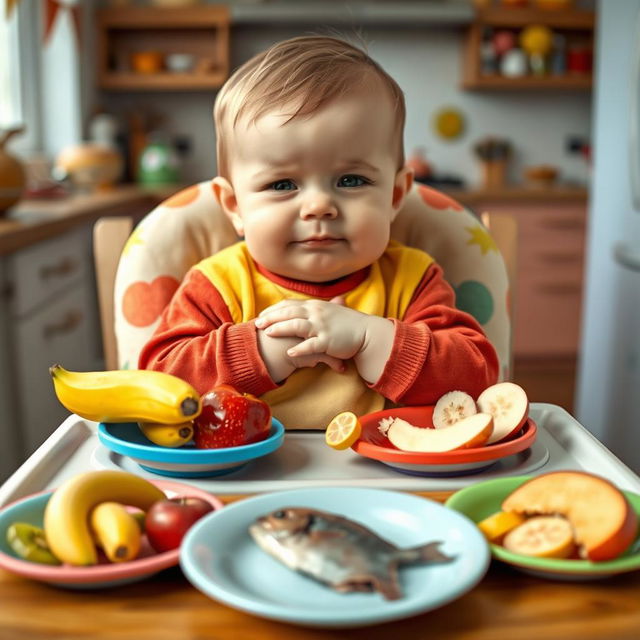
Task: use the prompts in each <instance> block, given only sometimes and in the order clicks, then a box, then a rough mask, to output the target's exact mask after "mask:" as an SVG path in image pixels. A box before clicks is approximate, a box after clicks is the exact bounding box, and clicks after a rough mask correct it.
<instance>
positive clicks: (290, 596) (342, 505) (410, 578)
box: [180, 487, 490, 628]
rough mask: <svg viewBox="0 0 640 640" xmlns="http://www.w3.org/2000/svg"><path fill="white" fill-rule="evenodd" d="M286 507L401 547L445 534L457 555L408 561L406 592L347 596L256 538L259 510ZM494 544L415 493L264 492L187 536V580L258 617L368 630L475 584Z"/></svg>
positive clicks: (183, 556)
mask: <svg viewBox="0 0 640 640" xmlns="http://www.w3.org/2000/svg"><path fill="white" fill-rule="evenodd" d="M287 506H301V507H311V508H314V509H321V510H324V511H330V512H332V513H337V514H339V515H343V516H346V517H348V518H350V519H351V520H355V521H357V522H360V523H361V524H363V525H365V526H366V527H368V528H370V529H371V530H372V531H374V532H375V533H376V534H378V535H380V536H381V537H383V538H386V539H387V540H389V541H391V542H393V543H394V544H396V545H397V546H398V547H411V546H414V545H420V544H425V543H427V542H430V541H435V540H441V541H442V542H443V544H442V545H441V547H440V549H441V550H442V551H443V552H444V553H446V554H449V555H453V556H455V560H454V561H453V562H449V563H447V564H440V565H438V564H434V565H414V566H406V567H401V568H400V587H401V589H402V592H403V597H402V598H400V599H399V600H393V601H389V600H385V599H384V598H383V597H382V596H381V595H380V594H379V593H339V592H337V591H334V590H333V589H332V588H331V587H328V586H326V585H323V584H321V583H319V582H316V581H315V580H313V579H311V578H308V577H306V576H304V575H302V574H300V573H297V572H295V571H292V570H291V569H289V568H287V567H286V566H285V565H283V564H281V563H280V562H279V561H278V560H276V559H275V558H273V557H271V556H270V555H268V554H267V553H265V552H264V551H263V550H262V549H261V548H260V547H258V545H257V544H256V543H255V542H254V540H253V539H252V538H251V536H250V535H249V533H248V531H247V528H248V526H249V525H250V524H251V523H252V522H253V521H254V520H255V519H256V518H257V517H259V516H262V515H264V514H266V513H269V512H271V511H273V510H275V509H279V508H282V507H287ZM489 559H490V555H489V547H488V545H487V542H486V541H485V539H484V537H483V536H482V534H481V533H480V532H479V530H478V529H477V527H476V526H475V525H474V524H473V523H472V522H471V521H470V520H469V519H468V518H466V517H465V516H462V515H461V514H459V513H456V512H455V511H452V510H450V509H447V508H446V507H444V506H443V505H441V504H439V503H437V502H433V501H432V500H427V499H425V498H420V497H418V496H414V495H411V494H406V493H400V492H395V491H386V490H381V489H366V488H353V487H349V488H347V487H329V488H325V487H322V488H315V489H294V490H291V491H279V492H274V493H267V494H262V495H259V496H256V497H253V498H247V499H245V500H241V501H240V502H236V503H233V504H231V505H229V506H226V507H225V508H224V509H221V510H220V511H219V512H217V513H215V514H208V515H206V516H204V518H202V520H200V521H198V522H197V523H196V524H195V525H194V526H193V527H192V528H191V529H190V530H189V532H188V533H187V535H186V537H185V539H184V540H183V542H182V546H181V548H180V565H181V567H182V570H183V572H184V574H185V575H186V577H187V578H188V580H189V581H190V582H191V583H192V584H193V585H194V586H195V587H196V588H197V589H199V590H200V591H202V592H203V593H205V594H206V595H208V596H210V597H211V598H213V599H215V600H218V601H220V602H223V603H225V604H227V605H229V606H231V607H234V608H236V609H240V610H242V611H247V612H249V613H252V614H254V615H257V616H260V617H264V618H271V619H274V620H281V621H284V622H289V623H294V624H300V625H304V626H317V627H338V628H346V627H362V626H367V625H372V624H378V623H381V622H387V621H390V620H399V619H402V618H407V617H409V616H413V615H416V614H419V613H424V612H425V611H430V610H432V609H436V608H437V607H441V606H443V605H444V604H447V603H448V602H451V601H452V600H455V599H456V598H459V597H460V596H462V595H463V594H464V593H466V592H467V591H469V590H470V589H472V588H473V587H474V586H475V585H476V584H477V583H478V582H479V581H480V580H481V579H482V577H483V576H484V574H485V572H486V571H487V568H488V566H489Z"/></svg>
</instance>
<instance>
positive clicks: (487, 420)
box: [387, 413, 493, 453]
mask: <svg viewBox="0 0 640 640" xmlns="http://www.w3.org/2000/svg"><path fill="white" fill-rule="evenodd" d="M492 431H493V418H492V417H491V416H490V415H489V414H488V413H476V414H474V415H472V416H469V417H468V418H464V419H462V420H460V421H459V422H456V423H455V424H454V425H452V426H450V427H447V428H446V429H430V428H428V427H414V426H413V425H412V424H409V423H408V422H406V421H405V420H402V419H400V418H395V419H394V421H393V422H392V423H391V424H390V425H389V428H388V430H387V438H389V441H390V442H391V444H393V445H394V446H395V447H397V448H398V449H402V450H403V451H420V452H422V453H443V452H445V451H454V450H455V449H469V448H471V447H479V446H481V445H483V444H484V443H485V442H486V441H487V440H488V438H489V436H490V435H491V432H492Z"/></svg>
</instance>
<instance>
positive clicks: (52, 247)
mask: <svg viewBox="0 0 640 640" xmlns="http://www.w3.org/2000/svg"><path fill="white" fill-rule="evenodd" d="M91 251H92V250H91V227H90V225H85V226H83V227H79V228H76V229H73V230H71V231H69V232H67V233H65V234H63V235H61V236H56V237H55V238H52V239H50V240H46V241H43V242H40V243H37V244H35V245H31V246H29V247H27V248H25V249H22V250H20V251H18V252H16V253H14V254H10V255H8V256H6V257H5V259H4V264H3V267H4V291H5V296H4V304H3V307H4V308H3V314H2V316H3V319H4V324H5V326H4V328H2V326H1V323H0V329H3V338H4V344H3V345H2V346H3V347H4V349H5V351H6V354H5V358H2V360H3V361H4V362H6V363H7V364H6V365H4V366H3V365H1V364H0V366H2V368H3V370H4V375H3V376H2V379H0V382H4V383H6V385H7V388H8V389H10V390H11V395H12V398H11V403H12V405H13V416H14V419H13V421H12V424H11V425H7V423H6V419H3V421H2V428H3V431H5V433H6V431H7V429H11V430H12V431H13V433H12V434H11V436H12V437H13V436H16V437H15V438H13V446H14V454H13V455H14V456H15V455H17V456H18V458H19V459H16V460H15V461H14V462H15V464H14V467H13V468H11V469H6V468H4V466H5V465H7V464H9V465H10V464H11V460H3V459H2V457H0V464H2V465H3V468H2V469H0V475H2V477H6V476H7V475H8V473H11V472H12V471H13V470H14V469H15V467H16V466H18V464H20V463H21V462H22V461H23V460H24V459H25V458H26V457H28V456H29V455H30V454H31V453H32V452H33V451H34V450H35V449H36V448H37V447H38V446H40V444H42V442H44V440H45V439H46V438H47V437H48V436H49V435H50V434H51V432H52V431H54V430H55V428H56V427H57V426H58V425H59V424H60V423H61V422H62V420H63V419H64V418H65V416H67V415H68V413H69V412H68V411H67V410H66V409H65V408H64V407H62V405H60V403H59V402H58V399H57V398H56V396H55V393H54V390H53V384H52V381H51V377H50V375H49V367H50V366H51V365H53V364H55V363H59V364H61V365H62V366H63V367H65V368H66V369H72V370H81V371H91V370H96V369H101V368H103V361H102V353H101V343H100V338H99V322H98V316H97V303H96V296H95V277H94V272H93V263H92V252H91ZM1 356H2V354H1V353H0V357H1ZM3 417H4V416H3ZM3 437H4V434H3ZM16 449H17V451H15V450H16ZM7 457H9V456H7Z"/></svg>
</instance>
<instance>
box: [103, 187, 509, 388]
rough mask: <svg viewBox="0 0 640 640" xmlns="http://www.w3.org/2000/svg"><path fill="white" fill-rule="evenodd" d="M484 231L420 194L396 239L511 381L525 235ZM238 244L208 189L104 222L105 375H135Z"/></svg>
mask: <svg viewBox="0 0 640 640" xmlns="http://www.w3.org/2000/svg"><path fill="white" fill-rule="evenodd" d="M482 222H483V223H484V225H483V224H482V223H481V221H480V220H479V219H478V218H477V217H476V216H475V215H473V214H472V213H471V212H470V211H469V210H468V209H466V208H465V207H463V206H462V205H461V204H459V203H458V202H456V201H455V200H453V199H452V198H450V197H449V196H446V195H444V194H443V193H440V192H438V191H436V190H435V189H432V188H430V187H427V186H424V185H420V184H416V185H414V186H413V187H412V189H411V191H410V193H409V194H408V196H407V198H406V200H405V203H404V205H403V208H402V210H401V211H400V213H399V214H398V216H397V217H396V220H395V221H394V223H393V225H392V228H391V235H392V237H393V238H395V239H396V240H398V241H400V242H402V243H404V244H407V245H409V246H413V247H417V248H419V249H422V250H424V251H426V252H427V253H429V254H430V255H431V256H433V257H434V258H435V260H436V261H437V262H438V263H439V264H440V265H441V266H442V268H443V270H444V275H445V278H446V279H447V281H448V282H449V283H450V284H451V285H452V287H453V288H454V289H455V291H456V305H457V306H458V308H460V309H463V310H465V311H468V312H469V313H471V315H473V316H474V317H475V318H476V320H478V322H479V323H480V324H481V325H482V328H483V329H484V331H485V333H486V334H487V337H488V338H489V339H490V340H491V341H492V343H493V345H494V347H495V348H496V351H497V353H498V357H499V359H500V365H501V367H500V379H501V380H508V379H509V378H510V376H511V372H512V370H513V368H512V366H511V335H512V329H511V318H512V315H513V314H512V307H513V304H514V300H513V298H514V296H513V287H512V286H511V287H510V283H511V284H512V285H513V283H514V282H515V256H516V232H517V230H516V224H515V220H514V219H513V218H512V217H510V216H507V215H490V214H483V216H482ZM487 229H490V230H491V235H490V234H489V233H488V231H487ZM132 231H133V232H132ZM237 240H238V237H237V236H236V234H235V231H234V229H233V227H232V226H231V223H230V222H229V221H228V220H227V218H226V217H225V215H224V213H223V212H222V210H221V208H220V207H219V205H218V203H217V201H216V199H215V196H214V194H213V189H212V188H211V183H210V182H208V181H207V182H201V183H199V184H195V185H192V186H191V187H188V188H186V189H184V190H182V191H180V192H179V193H177V194H175V195H173V196H172V197H170V198H168V199H167V200H165V201H164V202H162V203H161V204H159V205H158V206H157V207H156V208H155V209H154V210H153V211H151V212H150V213H149V214H148V215H147V216H146V217H145V218H143V219H142V221H141V222H140V223H139V224H138V225H137V226H136V228H135V229H133V221H132V219H131V218H127V217H119V218H118V217H116V218H102V219H100V220H98V221H97V222H96V224H95V226H94V257H95V267H96V277H97V286H98V302H99V308H100V318H101V324H102V336H103V344H104V353H105V364H106V368H107V369H117V368H136V367H137V363H138V354H139V353H140V350H141V348H142V346H143V344H144V343H145V342H146V341H147V340H148V338H149V337H150V336H151V334H152V333H153V330H154V329H155V327H156V326H157V324H158V321H159V317H160V314H161V312H162V310H163V309H164V307H165V306H166V305H167V304H168V302H169V300H170V299H171V296H172V295H173V293H174V292H175V290H176V289H177V288H178V285H179V283H180V281H181V280H182V278H183V277H184V275H185V274H186V272H187V270H188V269H189V268H190V267H191V266H192V265H194V264H196V263H197V262H199V261H200V260H201V259H203V258H205V257H207V256H209V255H212V254H213V253H215V252H217V251H219V250H220V249H222V248H224V247H226V246H228V245H230V244H232V243H234V242H237Z"/></svg>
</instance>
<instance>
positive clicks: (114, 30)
mask: <svg viewBox="0 0 640 640" xmlns="http://www.w3.org/2000/svg"><path fill="white" fill-rule="evenodd" d="M97 29H98V51H99V55H98V83H99V86H100V87H101V88H102V89H105V90H115V91H122V90H126V91H173V90H178V91H197V90H211V89H215V88H218V87H220V86H221V85H222V84H223V83H224V81H225V80H226V79H227V77H228V75H229V9H228V8H227V6H226V5H198V6H195V7H187V8H182V9H158V8H153V7H142V6H140V7H136V6H133V7H122V8H117V9H115V8H112V9H103V10H100V11H98V12H97ZM142 51H154V52H157V53H159V54H160V56H161V57H165V58H166V56H167V55H169V54H172V53H180V54H190V55H192V56H193V59H194V69H193V70H192V71H191V70H190V71H188V72H182V73H178V72H172V71H168V70H166V69H160V70H158V72H157V73H137V72H136V71H134V69H133V68H132V64H131V56H132V55H133V54H135V53H137V52H142Z"/></svg>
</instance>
